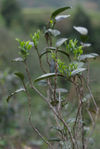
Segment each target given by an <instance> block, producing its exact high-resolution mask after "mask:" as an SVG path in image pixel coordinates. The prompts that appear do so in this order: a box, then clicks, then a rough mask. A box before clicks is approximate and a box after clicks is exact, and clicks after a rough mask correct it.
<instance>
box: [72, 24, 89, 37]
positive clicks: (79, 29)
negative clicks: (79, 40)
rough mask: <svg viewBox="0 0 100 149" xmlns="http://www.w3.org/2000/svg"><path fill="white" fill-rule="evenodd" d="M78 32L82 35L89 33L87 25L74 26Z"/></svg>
mask: <svg viewBox="0 0 100 149" xmlns="http://www.w3.org/2000/svg"><path fill="white" fill-rule="evenodd" d="M73 28H74V29H75V30H76V31H77V32H79V33H80V34H81V35H87V34H88V30H87V28H85V27H80V26H77V27H76V26H74V27H73Z"/></svg>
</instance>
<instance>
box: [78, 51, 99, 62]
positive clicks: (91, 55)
mask: <svg viewBox="0 0 100 149" xmlns="http://www.w3.org/2000/svg"><path fill="white" fill-rule="evenodd" d="M97 56H99V55H98V54H97V53H90V54H84V55H81V56H79V60H81V61H82V60H86V59H88V58H95V57H97Z"/></svg>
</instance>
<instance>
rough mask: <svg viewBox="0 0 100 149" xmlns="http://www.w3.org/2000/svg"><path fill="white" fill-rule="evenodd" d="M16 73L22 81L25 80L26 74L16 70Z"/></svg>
mask: <svg viewBox="0 0 100 149" xmlns="http://www.w3.org/2000/svg"><path fill="white" fill-rule="evenodd" d="M15 75H16V76H17V77H19V78H20V79H21V80H22V81H23V80H24V75H23V73H21V72H15Z"/></svg>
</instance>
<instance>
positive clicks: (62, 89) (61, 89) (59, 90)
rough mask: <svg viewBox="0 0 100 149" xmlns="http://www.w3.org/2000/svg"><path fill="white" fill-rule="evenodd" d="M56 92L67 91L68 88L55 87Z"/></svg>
mask: <svg viewBox="0 0 100 149" xmlns="http://www.w3.org/2000/svg"><path fill="white" fill-rule="evenodd" d="M56 92H57V93H59V92H60V93H67V92H68V90H67V89H65V88H57V89H56Z"/></svg>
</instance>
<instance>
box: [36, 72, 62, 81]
mask: <svg viewBox="0 0 100 149" xmlns="http://www.w3.org/2000/svg"><path fill="white" fill-rule="evenodd" d="M55 76H56V73H47V74H44V75H41V76H40V77H38V78H36V79H35V80H34V82H38V81H40V80H44V79H48V78H51V77H55ZM57 76H61V77H63V76H62V75H61V74H57Z"/></svg>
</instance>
